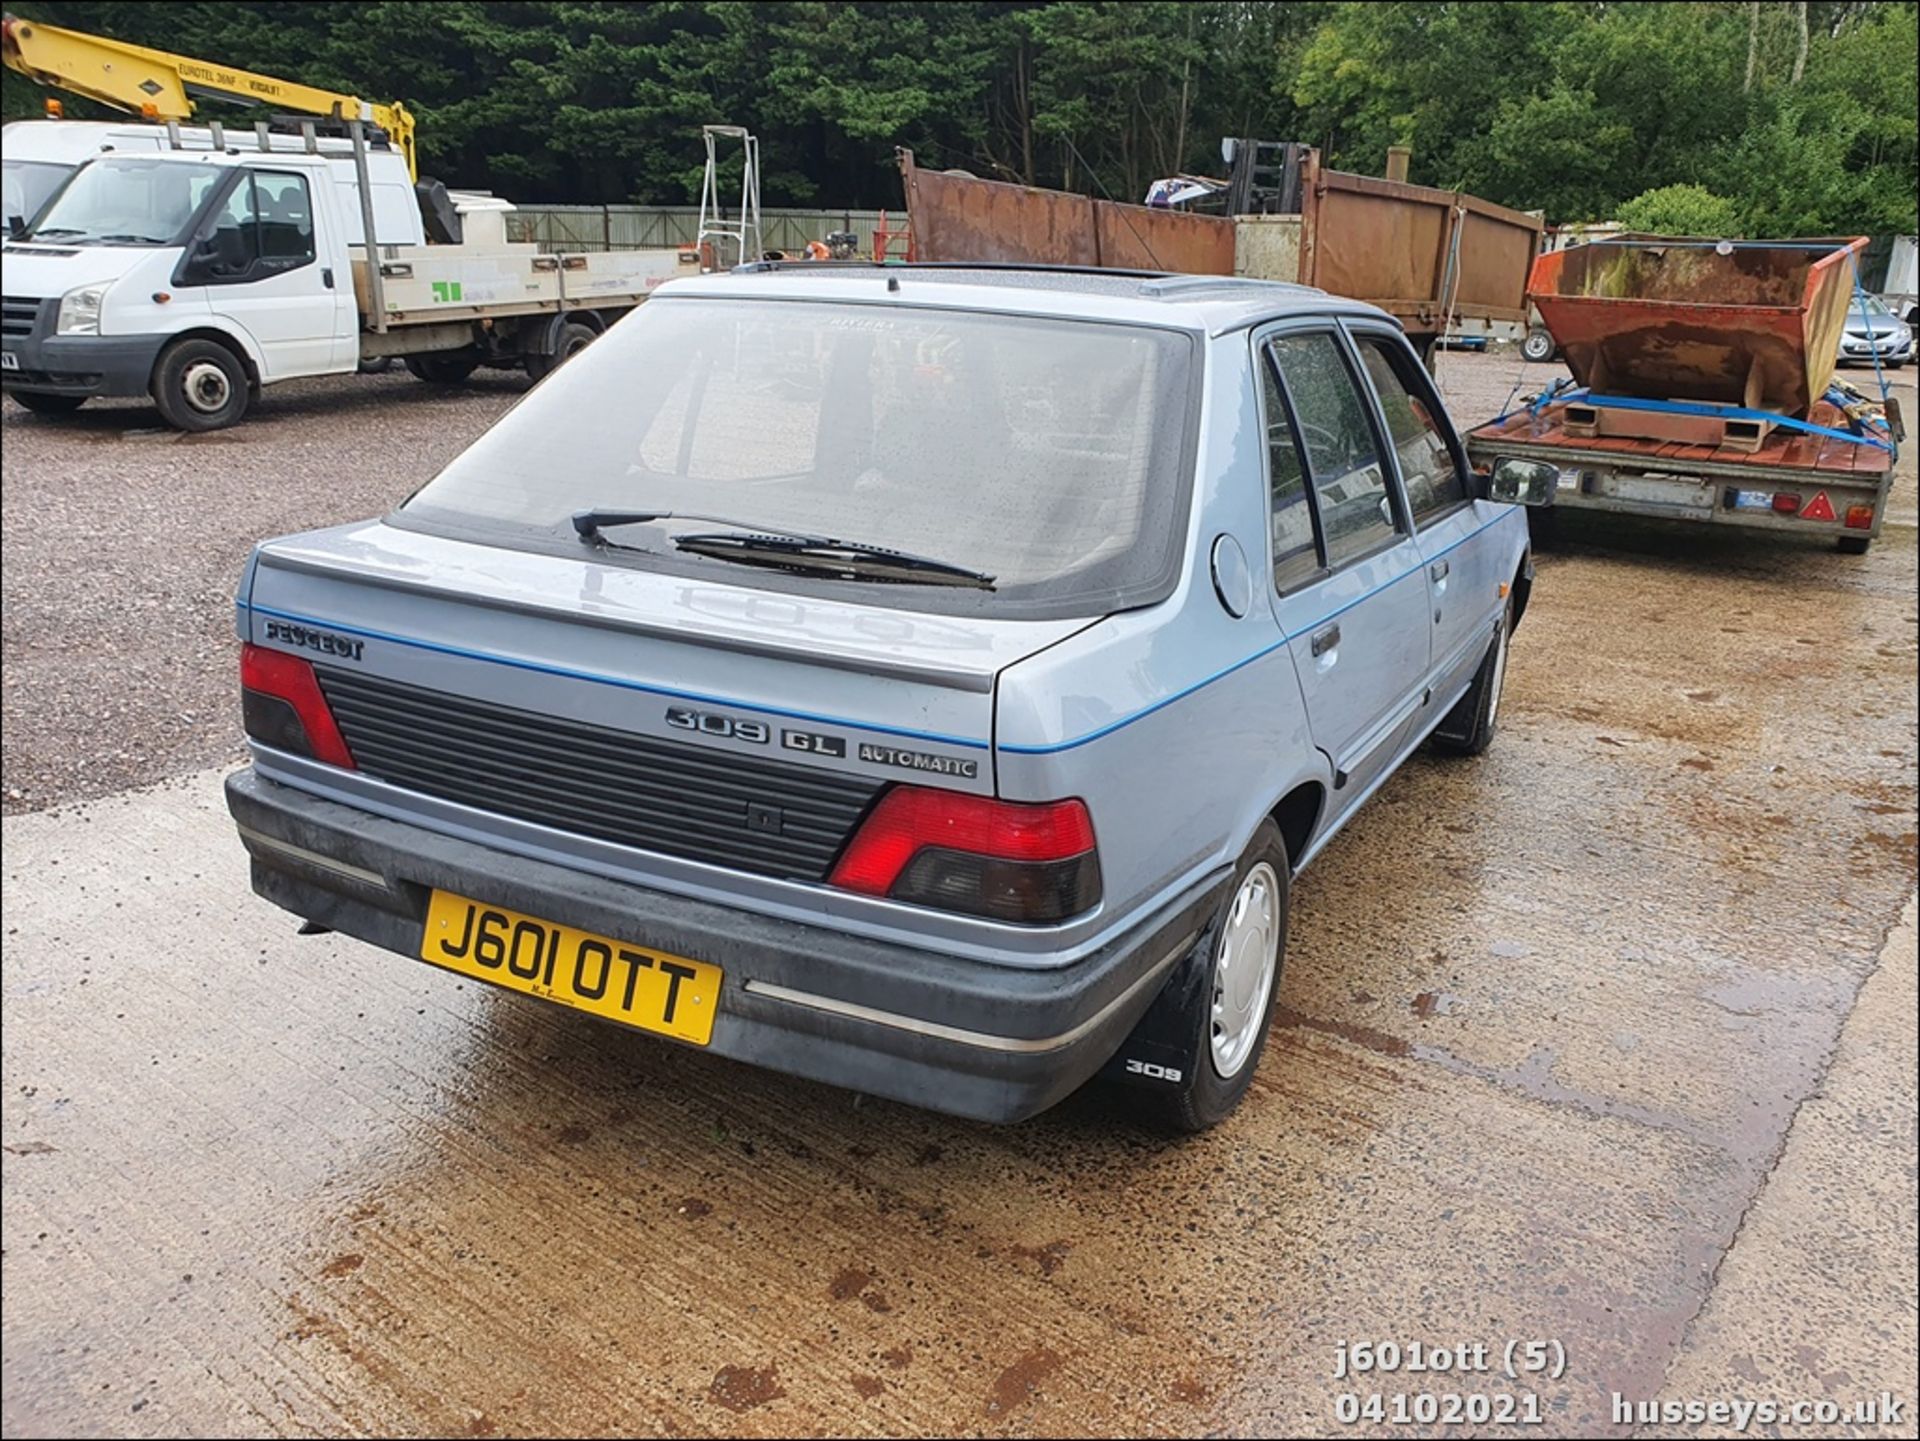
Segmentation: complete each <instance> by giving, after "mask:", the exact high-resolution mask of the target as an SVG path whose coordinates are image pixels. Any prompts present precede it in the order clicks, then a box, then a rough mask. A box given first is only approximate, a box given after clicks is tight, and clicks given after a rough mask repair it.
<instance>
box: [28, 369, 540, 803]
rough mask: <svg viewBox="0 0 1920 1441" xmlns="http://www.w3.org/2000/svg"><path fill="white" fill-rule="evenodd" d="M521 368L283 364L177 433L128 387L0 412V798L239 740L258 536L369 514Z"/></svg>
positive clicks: (66, 794)
mask: <svg viewBox="0 0 1920 1441" xmlns="http://www.w3.org/2000/svg"><path fill="white" fill-rule="evenodd" d="M526 387H527V382H526V381H525V380H524V379H522V378H520V377H517V376H510V375H507V374H505V373H501V372H496V373H493V374H491V375H490V374H488V373H486V372H482V373H481V374H480V375H479V376H476V377H475V379H474V380H473V382H472V383H471V384H470V385H469V386H468V387H467V388H466V389H465V390H461V391H442V390H436V389H435V388H433V387H430V386H427V385H423V384H421V383H420V382H419V381H417V380H415V379H414V378H413V377H412V376H410V375H408V374H406V373H404V372H399V373H395V374H389V375H381V376H342V377H334V378H329V379H324V380H312V381H296V382H292V383H289V384H287V385H284V386H276V387H274V388H273V389H271V390H268V391H267V392H265V394H264V395H263V396H262V398H261V400H260V402H259V403H258V404H257V405H256V407H255V408H254V411H253V413H252V414H251V415H250V416H249V417H248V419H247V420H246V422H245V423H244V424H242V425H241V426H239V427H238V428H237V429H235V430H231V431H221V432H216V433H214V434H211V435H200V436H186V435H180V434H178V433H176V432H174V431H171V430H166V429H163V428H161V423H160V418H159V416H158V415H157V414H156V413H155V411H154V409H153V407H152V406H151V405H149V404H147V403H145V402H142V401H133V400H127V401H94V402H92V403H91V404H89V405H88V406H87V407H86V408H85V409H84V410H81V411H80V412H78V413H77V414H75V415H72V416H63V417H57V418H55V417H42V416H37V415H31V414H29V413H28V412H27V411H25V410H23V409H21V408H20V407H19V406H17V405H15V404H14V403H13V402H12V401H7V402H6V403H5V407H4V411H5V418H4V422H0V436H3V437H4V442H5V443H4V447H0V529H3V531H4V535H5V551H6V553H5V565H4V597H5V608H4V626H3V635H4V646H5V652H4V667H3V675H0V692H3V694H4V710H3V713H0V719H3V720H4V731H3V732H0V735H3V737H4V744H3V747H0V749H3V752H4V754H3V757H0V790H4V795H5V810H6V811H7V812H8V813H12V812H15V811H20V810H39V809H42V808H44V807H47V806H50V805H56V804H59V803H60V802H63V801H71V800H79V799H83V798H87V797H93V796H103V795H110V794H112V793H114V792H116V791H120V790H124V789H126V788H127V787H129V786H137V785H143V784H146V783H148V782H152V781H157V780H162V779H165V778H167V777H170V776H175V775H179V774H182V773H184V772H187V771H191V770H196V769H198V768H200V767H203V766H209V765H216V764H219V763H220V762H221V761H224V760H229V759H237V758H238V757H239V755H240V753H241V741H240V723H239V707H238V704H237V696H236V690H235V687H236V684H237V682H236V680H235V671H234V664H235V662H234V652H235V643H234V638H233V605H232V599H233V590H234V585H235V583H236V582H237V581H238V579H239V577H240V568H241V565H242V564H243V563H244V561H245V559H246V556H247V551H248V549H249V548H250V547H251V546H252V545H253V543H254V542H255V541H256V540H259V539H261V538H262V537H264V536H271V535H282V534H286V533H288V532H290V531H299V530H308V529H311V528H313V527H315V526H322V525H333V524H336V523H338V522H341V521H348V520H354V519H358V518H360V517H363V516H368V515H376V514H379V513H380V512H382V511H384V510H387V509H389V508H391V507H392V506H393V505H394V504H396V503H397V502H398V501H400V500H401V499H403V498H404V497H405V496H406V495H407V494H408V492H410V491H411V490H413V489H414V487H416V486H418V485H419V484H420V483H421V482H422V481H424V480H427V479H428V478H429V477H431V476H432V475H433V474H434V472H435V471H437V470H438V469H439V468H440V467H441V466H442V465H444V464H445V463H446V462H447V461H448V460H449V459H451V458H452V457H453V456H454V455H455V454H456V453H458V452H459V450H460V449H461V448H462V447H463V446H465V445H466V444H467V443H468V442H469V441H470V440H472V439H473V437H475V436H476V435H478V434H480V432H481V431H483V430H485V429H486V428H487V426H488V425H490V424H491V423H492V422H493V421H494V420H495V419H496V418H497V417H498V416H499V415H500V414H501V413H502V412H504V411H505V410H506V409H507V407H508V406H509V405H511V404H512V403H513V401H514V400H515V399H516V398H517V397H518V396H519V395H521V394H522V393H523V392H524V391H525V390H526Z"/></svg>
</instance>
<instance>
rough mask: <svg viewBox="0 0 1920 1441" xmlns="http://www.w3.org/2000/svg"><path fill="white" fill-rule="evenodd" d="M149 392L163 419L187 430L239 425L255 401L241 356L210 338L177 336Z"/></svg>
mask: <svg viewBox="0 0 1920 1441" xmlns="http://www.w3.org/2000/svg"><path fill="white" fill-rule="evenodd" d="M148 393H149V394H150V395H152V396H153V403H154V404H155V405H157V406H159V407H160V416H161V419H163V420H165V421H166V422H167V424H168V425H171V426H172V427H173V428H174V429H175V430H187V431H204V430H225V429H226V428H227V427H228V426H230V425H238V424H239V423H240V418H241V417H242V416H244V415H245V414H246V413H247V406H248V405H249V404H250V403H251V402H252V400H253V392H252V389H251V388H250V383H249V382H248V380H247V371H246V367H245V366H243V365H242V364H241V363H240V358H239V357H238V356H237V355H235V354H234V353H233V352H232V351H231V350H228V349H227V348H226V346H224V345H216V344H215V343H214V342H213V341H211V340H176V341H175V342H174V343H173V344H172V345H169V346H168V347H167V348H166V349H165V350H163V351H161V352H160V359H159V360H158V361H156V362H155V363H154V367H153V383H152V385H150V386H149V387H148Z"/></svg>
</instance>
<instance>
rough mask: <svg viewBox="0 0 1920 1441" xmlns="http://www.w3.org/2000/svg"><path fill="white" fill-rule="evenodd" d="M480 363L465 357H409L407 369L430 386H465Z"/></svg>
mask: <svg viewBox="0 0 1920 1441" xmlns="http://www.w3.org/2000/svg"><path fill="white" fill-rule="evenodd" d="M479 368H480V362H479V361H477V360H475V359H473V358H472V357H471V356H465V355H409V356H408V357H407V369H408V370H410V371H412V372H413V374H414V376H415V378H416V379H419V380H424V381H426V382H427V384H429V385H464V384H465V383H466V379H467V377H468V376H469V375H472V374H473V373H474V371H476V370H478V369H479Z"/></svg>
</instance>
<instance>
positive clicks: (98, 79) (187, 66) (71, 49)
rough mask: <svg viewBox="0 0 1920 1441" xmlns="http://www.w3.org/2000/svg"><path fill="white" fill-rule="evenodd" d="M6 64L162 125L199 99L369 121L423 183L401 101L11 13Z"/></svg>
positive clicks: (3, 33) (4, 30) (0, 41)
mask: <svg viewBox="0 0 1920 1441" xmlns="http://www.w3.org/2000/svg"><path fill="white" fill-rule="evenodd" d="M0 60H4V61H5V62H6V65H7V68H8V69H10V70H17V71H19V72H20V73H21V74H22V75H25V76H26V77H27V78H28V79H30V80H34V81H36V82H38V83H39V84H41V85H46V86H50V87H52V88H54V89H57V90H67V91H71V92H72V93H73V94H75V95H84V96H85V97H86V98H87V99H89V100H97V101H99V102H100V103H101V104H103V105H111V106H114V107H115V108H116V109H120V110H130V111H132V112H133V113H134V114H136V115H146V116H148V117H150V118H153V119H158V120H187V119H190V118H191V117H192V115H193V97H194V96H196V95H198V96H201V97H202V98H218V99H223V100H233V101H238V102H240V103H241V104H245V105H270V106H275V107H277V108H279V109H281V110H284V111H288V112H291V113H294V114H300V115H321V116H328V117H330V118H332V119H335V120H356V119H357V120H364V121H367V122H368V123H370V124H373V125H377V126H379V127H380V128H381V129H382V130H384V131H386V132H387V138H388V140H389V142H390V143H391V144H392V145H393V147H394V149H396V150H398V151H399V152H400V153H401V154H403V155H405V156H406V157H407V170H408V172H409V173H410V174H412V175H413V176H414V178H416V179H418V178H419V167H418V165H417V164H416V163H415V160H414V153H413V116H412V115H411V114H410V113H409V112H408V110H407V107H406V106H404V105H402V104H401V103H400V102H399V101H397V100H396V101H394V102H393V103H391V104H388V105H374V104H370V103H368V102H367V101H364V100H361V99H359V98H358V97H356V96H352V95H340V94H337V93H335V92H334V91H331V90H318V89H315V88H314V87H313V86H311V85H296V84H294V83H293V82H292V81H289V80H276V79H275V78H274V77H273V76H271V75H255V74H254V73H253V72H252V71H249V70H238V69H235V68H234V67H233V66H231V65H212V64H209V63H208V62H207V61H205V60H193V59H190V58H188V57H187V56H185V55H169V54H168V53H167V52H166V51H164V50H150V49H148V48H147V47H146V46H144V45H130V44H128V43H127V42H126V41H124V40H109V39H108V38H106V37H105V36H103V35H86V34H83V33H81V32H80V31H78V30H62V29H61V28H60V27H59V26H57V25H42V24H39V23H38V22H37V21H27V20H18V19H15V18H14V17H13V16H11V15H9V16H7V17H6V18H5V21H4V23H0Z"/></svg>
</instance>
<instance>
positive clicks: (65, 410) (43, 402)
mask: <svg viewBox="0 0 1920 1441" xmlns="http://www.w3.org/2000/svg"><path fill="white" fill-rule="evenodd" d="M7 394H8V395H10V396H12V397H13V398H14V399H15V400H17V401H19V402H20V403H21V404H22V405H24V406H25V407H26V408H27V409H28V410H31V411H32V412H33V413H34V414H35V415H71V414H72V413H73V412H74V411H76V410H78V409H79V408H80V407H81V406H83V405H85V404H86V403H87V397H86V396H84V395H49V394H47V392H46V391H44V390H9V391H8V392H7Z"/></svg>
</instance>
